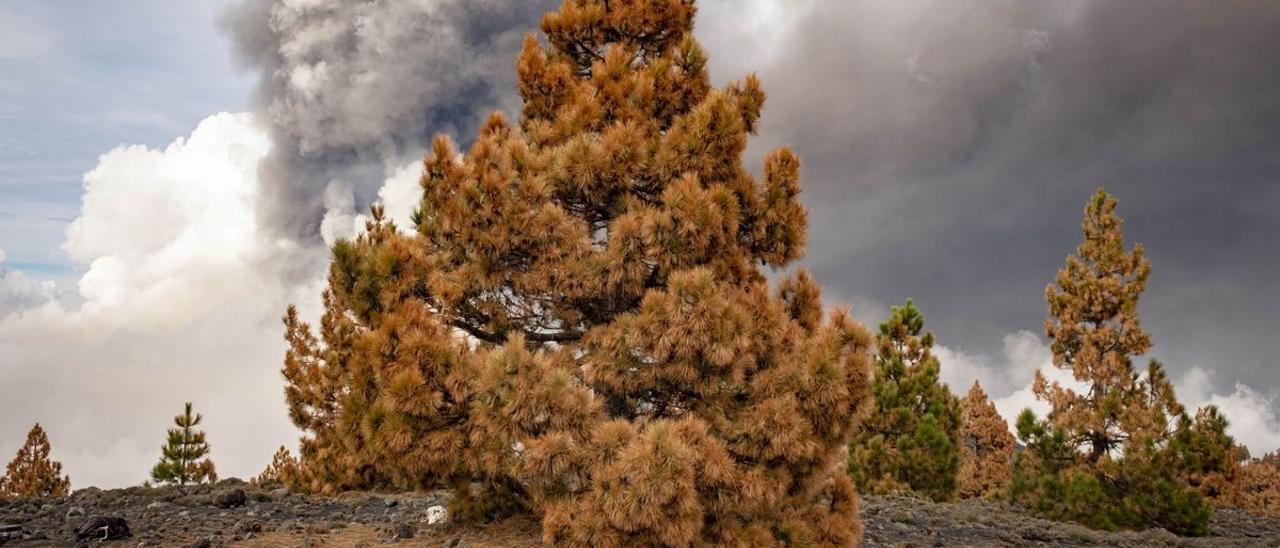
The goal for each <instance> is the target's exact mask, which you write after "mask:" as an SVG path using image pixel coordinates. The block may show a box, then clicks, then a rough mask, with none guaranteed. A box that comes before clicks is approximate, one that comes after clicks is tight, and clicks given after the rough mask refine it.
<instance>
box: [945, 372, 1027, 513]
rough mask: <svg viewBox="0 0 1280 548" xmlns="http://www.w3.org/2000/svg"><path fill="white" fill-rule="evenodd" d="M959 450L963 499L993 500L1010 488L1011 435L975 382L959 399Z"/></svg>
mask: <svg viewBox="0 0 1280 548" xmlns="http://www.w3.org/2000/svg"><path fill="white" fill-rule="evenodd" d="M960 410H961V415H960V419H961V420H960V424H961V427H960V449H961V455H962V461H961V463H960V470H959V472H957V482H958V483H959V485H960V491H959V495H960V497H962V498H973V497H983V498H993V497H998V496H1000V495H1001V494H1003V493H1004V492H1005V491H1006V490H1007V489H1008V487H1009V482H1010V480H1011V477H1010V475H1009V464H1010V462H1011V461H1012V460H1013V446H1014V440H1013V434H1010V433H1009V423H1007V422H1005V420H1004V418H1003V417H1001V416H1000V413H999V412H997V411H996V406H995V405H992V404H991V400H989V399H988V398H987V393H986V392H984V391H983V390H982V386H981V385H980V384H978V381H973V386H972V387H971V388H969V393H968V394H967V395H965V397H964V398H962V399H961V400H960Z"/></svg>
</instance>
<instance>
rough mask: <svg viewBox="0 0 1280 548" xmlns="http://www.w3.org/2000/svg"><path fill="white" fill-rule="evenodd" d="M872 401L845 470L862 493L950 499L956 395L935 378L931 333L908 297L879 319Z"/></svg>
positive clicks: (956, 458) (955, 463)
mask: <svg viewBox="0 0 1280 548" xmlns="http://www.w3.org/2000/svg"><path fill="white" fill-rule="evenodd" d="M876 342H877V343H878V347H879V353H878V354H877V355H876V361H875V380H874V381H873V383H872V385H871V391H872V394H873V396H874V402H875V403H874V404H873V405H874V407H873V408H872V410H871V414H870V416H869V417H868V418H867V420H866V422H865V423H864V424H863V426H862V428H860V429H859V430H858V432H857V433H856V434H855V435H854V437H853V442H852V443H851V445H850V450H849V474H850V475H851V476H853V479H854V481H855V482H856V483H857V486H858V489H859V490H861V491H863V492H868V493H888V492H892V491H915V492H918V493H920V494H923V495H925V496H927V497H929V498H931V499H933V500H937V501H945V500H950V499H953V498H955V495H956V471H957V470H958V468H959V466H960V447H959V445H960V444H959V442H960V402H959V400H958V399H957V398H956V397H955V396H954V395H952V394H951V390H950V389H948V388H947V385H945V384H943V383H942V382H940V381H939V380H938V374H939V372H940V369H939V367H940V366H939V363H938V358H936V357H935V356H934V355H933V333H931V332H928V331H924V315H923V314H921V313H920V309H918V308H916V305H915V303H913V302H911V300H910V299H908V300H907V303H906V304H905V305H903V306H895V307H893V309H892V312H891V314H890V316H889V319H888V320H886V321H885V322H884V323H882V324H880V333H879V336H878V337H877V338H876Z"/></svg>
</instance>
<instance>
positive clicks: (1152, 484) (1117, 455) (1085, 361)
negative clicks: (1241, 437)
mask: <svg viewBox="0 0 1280 548" xmlns="http://www.w3.org/2000/svg"><path fill="white" fill-rule="evenodd" d="M1115 208H1116V200H1115V198H1114V197H1112V196H1111V195H1109V194H1107V193H1106V192H1105V191H1103V190H1102V189H1099V190H1098V192H1097V193H1096V194H1094V195H1093V196H1092V197H1091V198H1090V199H1089V202H1088V203H1087V204H1086V206H1085V218H1084V224H1083V232H1084V242H1082V243H1081V244H1080V246H1079V247H1077V248H1076V253H1075V254H1074V255H1072V256H1069V257H1067V261H1066V266H1065V268H1063V269H1062V270H1060V271H1059V272H1058V275H1057V277H1056V278H1055V280H1054V283H1053V284H1050V285H1049V286H1048V288H1047V289H1046V290H1045V296H1046V298H1047V300H1048V303H1049V318H1048V320H1046V322H1045V333H1046V335H1048V336H1049V337H1050V338H1051V339H1052V340H1053V344H1052V349H1053V363H1054V365H1055V366H1057V367H1059V368H1062V369H1065V370H1068V371H1071V372H1072V375H1073V377H1074V379H1075V380H1076V381H1077V382H1078V383H1080V384H1081V385H1082V386H1083V389H1079V390H1078V389H1076V388H1071V387H1065V386H1061V385H1060V384H1058V383H1056V382H1055V383H1052V384H1050V383H1049V382H1047V381H1046V380H1045V377H1044V376H1043V375H1042V374H1041V373H1040V372H1039V371H1037V372H1036V378H1035V382H1034V384H1033V391H1034V393H1035V395H1036V396H1037V397H1038V398H1040V399H1042V400H1044V401H1047V402H1048V403H1049V405H1050V406H1051V410H1050V411H1049V414H1048V416H1047V417H1046V418H1045V419H1044V420H1039V419H1037V418H1036V416H1035V414H1034V413H1032V412H1031V410H1029V409H1028V410H1025V411H1023V413H1022V415H1021V416H1019V417H1018V421H1017V429H1018V437H1019V438H1020V439H1021V440H1022V442H1023V443H1024V444H1025V445H1026V446H1027V450H1026V451H1023V452H1022V453H1020V454H1019V455H1018V456H1017V458H1016V459H1015V463H1014V481H1013V486H1012V494H1013V495H1014V497H1015V498H1017V499H1020V500H1022V501H1024V502H1027V503H1028V504H1030V505H1031V506H1032V508H1034V509H1035V510H1037V511H1039V512H1041V513H1044V514H1046V515H1049V516H1051V517H1057V518H1062V519H1069V520H1074V521H1079V522H1082V523H1084V524H1086V525H1089V526H1091V527H1096V528H1103V529H1115V528H1146V527H1164V528H1165V529H1169V530H1171V531H1174V532H1177V533H1180V534H1192V535H1201V534H1204V533H1205V532H1206V531H1207V526H1208V521H1209V516H1210V508H1209V505H1208V503H1207V502H1206V501H1205V499H1204V497H1203V496H1202V495H1201V493H1200V492H1199V491H1197V489H1195V488H1194V487H1193V486H1192V485H1189V483H1188V480H1187V478H1188V477H1189V475H1190V474H1191V473H1195V474H1199V475H1204V474H1206V473H1208V472H1210V471H1211V470H1209V469H1208V468H1212V467H1213V466H1215V465H1214V464H1213V463H1206V461H1204V460H1203V459H1197V458H1189V455H1188V453H1187V452H1188V451H1189V450H1202V449H1203V450H1206V451H1208V452H1210V453H1214V452H1221V451H1219V450H1217V449H1213V448H1211V447H1208V445H1206V444H1207V443H1209V441H1205V443H1201V442H1199V441H1194V440H1192V438H1195V437H1199V438H1200V439H1201V440H1214V439H1218V438H1214V437H1212V436H1205V435H1198V434H1205V433H1208V429H1211V428H1212V427H1214V425H1212V424H1208V423H1205V424H1203V425H1202V426H1200V427H1198V428H1199V429H1200V430H1199V431H1198V432H1197V431H1192V430H1191V429H1192V427H1193V426H1195V425H1196V421H1193V420H1191V419H1189V418H1188V417H1187V416H1186V415H1185V412H1184V410H1183V407H1182V405H1181V404H1179V403H1178V400H1177V398H1176V397H1175V395H1174V391H1173V384H1172V383H1171V382H1170V381H1169V379H1168V376H1167V375H1166V374H1165V372H1164V368H1163V367H1162V366H1161V365H1160V364H1159V363H1158V362H1156V361H1155V360H1152V361H1151V362H1150V364H1149V365H1148V367H1147V370H1146V372H1145V373H1140V372H1139V371H1137V370H1136V369H1135V368H1134V366H1133V359H1134V358H1135V357H1137V356H1140V355H1141V354H1143V353H1145V352H1146V351H1147V350H1148V349H1149V348H1150V347H1151V340H1150V338H1149V337H1148V336H1147V334H1146V332H1144V331H1143V330H1142V327H1141V325H1139V321H1138V298H1139V296H1140V295H1141V294H1142V290H1143V289H1144V287H1145V286H1146V281H1147V277H1148V275H1149V274H1150V264H1149V263H1148V261H1147V260H1146V258H1145V257H1144V256H1143V250H1142V246H1141V245H1137V246H1135V247H1134V248H1133V249H1132V250H1129V249H1128V248H1126V247H1125V243H1124V237H1123V234H1122V232H1121V224H1122V221H1121V219H1120V218H1119V217H1118V216H1117V215H1116V214H1115ZM1204 420H1207V419H1204ZM1222 426H1223V427H1224V428H1225V423H1224V424H1223V425H1222ZM1225 447H1226V449H1227V450H1229V449H1230V448H1231V447H1232V444H1231V443H1230V439H1229V438H1227V445H1226V446H1225ZM1193 448H1194V449H1193ZM1202 463H1203V464H1204V466H1200V467H1199V470H1198V471H1195V472H1192V469H1193V468H1194V467H1196V466H1198V465H1199V464H1202ZM1184 472H1185V473H1184Z"/></svg>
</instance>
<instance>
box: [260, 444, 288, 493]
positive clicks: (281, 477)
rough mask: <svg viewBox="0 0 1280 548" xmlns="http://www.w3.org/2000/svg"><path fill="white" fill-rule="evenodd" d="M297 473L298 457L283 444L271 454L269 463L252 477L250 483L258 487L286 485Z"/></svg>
mask: <svg viewBox="0 0 1280 548" xmlns="http://www.w3.org/2000/svg"><path fill="white" fill-rule="evenodd" d="M297 473H298V459H296V458H294V457H293V455H292V454H290V453H289V450H288V449H285V447H284V446H283V445H281V446H280V448H279V449H277V450H276V453H275V454H274V455H272V456H271V464H268V465H267V467H266V469H264V470H263V471H262V473H261V474H258V477H256V478H253V480H252V481H251V483H253V484H254V485H257V486H259V487H280V486H288V485H290V483H291V482H292V481H293V480H294V478H295V477H296V476H297Z"/></svg>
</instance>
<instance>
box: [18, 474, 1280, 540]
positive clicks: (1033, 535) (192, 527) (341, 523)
mask: <svg viewBox="0 0 1280 548" xmlns="http://www.w3.org/2000/svg"><path fill="white" fill-rule="evenodd" d="M447 498H448V494H447V493H446V492H431V493H413V494H395V495H390V494H370V493H348V494H344V495H342V496H339V497H333V498H325V497H312V496H304V495H298V494H291V493H289V492H287V491H285V490H283V489H276V490H271V489H260V488H257V487H255V486H252V485H247V484H244V483H242V482H239V481H238V480H227V481H224V482H222V483H219V484H218V485H216V486H208V485H205V486H196V487H187V488H185V489H180V488H177V487H163V488H144V487H134V488H129V489H116V490H110V491H100V490H97V489H92V488H90V489H82V490H80V491H76V492H75V493H73V494H72V495H71V496H69V497H56V498H42V499H29V500H22V501H10V502H4V501H0V544H4V545H5V548H9V547H10V546H76V545H77V544H78V543H77V541H76V540H75V530H76V529H77V528H78V527H80V526H81V525H83V524H84V523H85V522H86V521H88V520H89V519H91V518H92V517H94V516H116V517H122V518H124V519H125V520H126V521H127V522H128V524H129V528H130V529H131V533H132V535H131V536H130V537H129V538H127V539H123V540H109V541H105V542H101V543H99V542H90V543H88V544H90V545H92V544H106V545H111V546H208V547H214V546H229V545H230V546H265V547H284V546H307V547H321V546H323V547H339V546H365V547H374V546H380V545H388V544H399V545H404V546H436V547H438V546H459V547H464V546H470V547H480V546H529V545H535V544H537V542H538V536H539V533H538V525H537V523H536V522H535V521H534V520H532V519H530V518H528V517H519V518H512V519H508V520H504V521H500V522H496V523H491V524H487V525H482V526H453V525H443V526H441V525H428V523H427V520H426V516H427V510H428V508H431V507H432V506H436V505H440V504H445V502H446V500H447ZM862 519H863V523H864V525H865V526H866V538H865V544H866V545H868V546H1233V547H1234V546H1278V547H1280V520H1278V519H1271V518H1264V517H1259V516H1254V515H1251V514H1247V513H1244V512H1240V511H1236V510H1218V511H1216V512H1214V517H1213V522H1212V524H1211V525H1210V534H1209V536H1207V537H1203V538H1180V537H1177V536H1174V535H1172V534H1170V533H1169V532H1167V531H1164V530H1150V531H1143V532H1122V533H1105V532H1099V531H1092V530H1089V529H1086V528H1084V527H1080V526H1077V525H1072V524H1066V523H1058V522H1052V521H1047V520H1042V519H1038V518H1035V517H1032V516H1030V515H1028V514H1027V512H1025V511H1023V510H1021V509H1019V508H1017V507H1015V506H1011V505H1008V504H1003V503H996V502H989V501H980V500H968V501H962V502H957V503H948V504H938V503H932V502H928V501H923V500H919V499H916V498H912V497H909V496H888V497H864V499H863V504H862Z"/></svg>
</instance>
